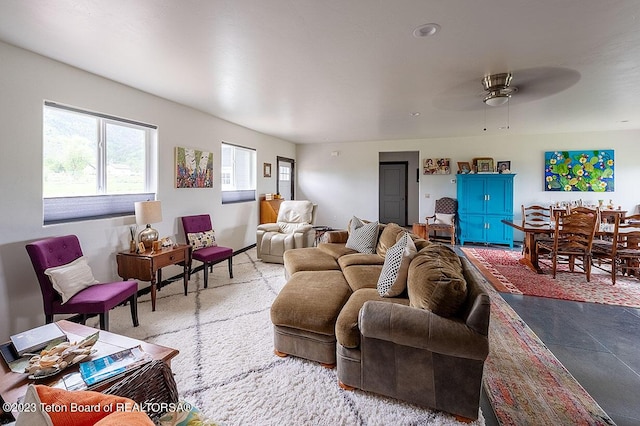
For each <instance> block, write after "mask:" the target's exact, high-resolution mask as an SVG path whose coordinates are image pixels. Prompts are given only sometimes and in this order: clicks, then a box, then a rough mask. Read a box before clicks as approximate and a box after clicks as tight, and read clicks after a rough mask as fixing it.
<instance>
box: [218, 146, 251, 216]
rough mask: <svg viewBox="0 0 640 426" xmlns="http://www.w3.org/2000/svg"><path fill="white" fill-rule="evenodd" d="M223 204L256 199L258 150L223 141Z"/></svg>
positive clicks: (221, 174) (221, 175) (221, 173)
mask: <svg viewBox="0 0 640 426" xmlns="http://www.w3.org/2000/svg"><path fill="white" fill-rule="evenodd" d="M221 158H222V164H221V170H220V182H221V190H222V204H228V203H240V202H244V201H255V200H256V150H255V149H251V148H244V147H241V146H236V145H230V144H228V143H224V142H223V143H222V154H221Z"/></svg>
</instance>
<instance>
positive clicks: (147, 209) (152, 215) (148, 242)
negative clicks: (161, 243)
mask: <svg viewBox="0 0 640 426" xmlns="http://www.w3.org/2000/svg"><path fill="white" fill-rule="evenodd" d="M135 212H136V223H137V224H138V225H147V226H146V228H144V229H143V230H142V231H140V234H138V241H139V242H141V243H143V244H144V246H145V247H146V248H147V249H149V248H151V246H152V245H153V242H154V241H158V231H156V230H155V229H153V228H152V227H151V224H152V223H158V222H162V206H161V204H160V201H138V202H136V203H135Z"/></svg>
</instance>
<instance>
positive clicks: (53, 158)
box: [42, 102, 157, 225]
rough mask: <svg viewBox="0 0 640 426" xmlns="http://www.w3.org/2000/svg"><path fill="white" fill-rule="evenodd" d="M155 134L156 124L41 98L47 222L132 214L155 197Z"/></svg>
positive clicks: (45, 221) (43, 194)
mask: <svg viewBox="0 0 640 426" xmlns="http://www.w3.org/2000/svg"><path fill="white" fill-rule="evenodd" d="M156 138H157V130H156V126H152V125H149V124H144V123H137V122H134V121H131V120H126V119H122V118H116V117H111V116H107V115H104V114H99V113H94V112H88V111H83V110H81V109H78V108H73V107H69V106H64V105H59V104H56V103H54V102H45V104H44V113H43V163H42V164H43V170H42V172H43V173H42V174H43V186H42V198H43V204H44V223H45V225H46V224H51V223H58V222H69V221H74V220H84V219H95V218H101V217H112V216H125V215H130V214H134V208H133V206H134V203H135V202H136V201H145V200H151V199H155V177H154V174H155V167H153V163H154V162H153V161H152V158H154V157H155V144H156Z"/></svg>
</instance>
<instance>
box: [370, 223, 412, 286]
mask: <svg viewBox="0 0 640 426" xmlns="http://www.w3.org/2000/svg"><path fill="white" fill-rule="evenodd" d="M415 255H416V246H415V245H414V244H413V240H412V239H411V238H409V234H408V233H407V232H405V233H404V235H402V236H401V237H400V238H399V239H398V242H397V243H396V244H394V245H393V246H392V247H391V248H389V250H387V255H386V256H385V257H384V265H383V266H382V272H381V273H380V278H378V294H380V296H382V297H395V296H398V295H400V294H401V293H402V292H403V291H404V289H405V288H407V273H408V271H409V264H410V263H411V259H413V258H414V256H415Z"/></svg>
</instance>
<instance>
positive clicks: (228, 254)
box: [182, 214, 233, 288]
mask: <svg viewBox="0 0 640 426" xmlns="http://www.w3.org/2000/svg"><path fill="white" fill-rule="evenodd" d="M182 227H183V228H184V234H185V238H186V240H187V244H191V246H192V248H193V250H192V251H191V257H190V258H189V279H191V260H192V259H195V260H197V261H200V262H202V263H203V271H204V288H207V284H208V282H207V281H208V278H209V267H210V266H213V265H214V264H216V263H219V262H222V261H223V260H225V259H228V260H229V278H233V261H232V259H233V249H231V248H229V247H221V246H218V245H213V246H208V247H201V248H197V247H196V246H195V245H194V244H193V242H192V241H191V240H192V239H190V238H189V234H197V233H204V232H207V231H212V230H213V227H212V226H211V217H210V216H209V215H208V214H200V215H195V216H183V217H182Z"/></svg>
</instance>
